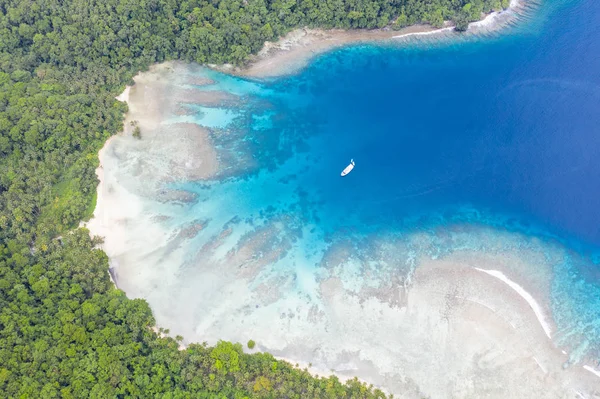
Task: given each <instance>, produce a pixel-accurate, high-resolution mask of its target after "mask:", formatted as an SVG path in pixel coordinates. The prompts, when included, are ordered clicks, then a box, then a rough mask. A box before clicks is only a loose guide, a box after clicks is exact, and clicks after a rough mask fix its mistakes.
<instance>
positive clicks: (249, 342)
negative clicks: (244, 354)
mask: <svg viewBox="0 0 600 399" xmlns="http://www.w3.org/2000/svg"><path fill="white" fill-rule="evenodd" d="M254 346H256V342H254V341H253V340H250V341H248V349H254Z"/></svg>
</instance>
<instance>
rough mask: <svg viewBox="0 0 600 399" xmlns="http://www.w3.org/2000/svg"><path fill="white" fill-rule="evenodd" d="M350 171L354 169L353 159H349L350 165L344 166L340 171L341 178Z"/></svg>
mask: <svg viewBox="0 0 600 399" xmlns="http://www.w3.org/2000/svg"><path fill="white" fill-rule="evenodd" d="M352 169H354V159H351V160H350V165H348V166H346V168H344V170H342V176H346V175H347V174H348V173H350V172H352Z"/></svg>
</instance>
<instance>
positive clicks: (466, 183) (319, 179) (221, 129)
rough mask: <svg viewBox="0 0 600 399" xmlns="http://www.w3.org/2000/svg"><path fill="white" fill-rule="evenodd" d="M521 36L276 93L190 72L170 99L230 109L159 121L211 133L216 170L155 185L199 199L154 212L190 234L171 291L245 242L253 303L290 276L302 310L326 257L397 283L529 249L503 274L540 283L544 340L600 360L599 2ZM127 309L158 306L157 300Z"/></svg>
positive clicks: (339, 58) (369, 50)
mask: <svg viewBox="0 0 600 399" xmlns="http://www.w3.org/2000/svg"><path fill="white" fill-rule="evenodd" d="M516 21H517V22H515V21H512V22H511V25H512V26H511V27H506V28H505V29H504V30H501V31H496V32H488V33H485V34H484V33H480V34H472V35H467V36H460V37H459V36H456V35H454V34H452V35H448V36H445V37H441V38H436V39H434V38H431V39H427V41H425V42H423V41H420V42H416V43H403V44H402V45H401V46H387V47H380V46H368V45H366V46H364V45H363V46H355V47H349V48H344V49H339V50H335V51H333V52H331V53H328V54H325V55H323V56H321V57H319V58H317V59H316V60H314V62H312V63H311V64H310V65H309V66H308V67H307V68H306V69H304V70H302V71H301V72H299V73H298V74H296V75H293V76H288V77H284V78H280V79H275V80H271V81H251V80H244V79H240V78H236V77H232V76H228V75H223V74H220V73H217V72H214V71H210V70H206V69H202V68H197V69H195V72H194V73H195V74H197V75H199V76H200V77H202V78H203V79H204V78H209V79H211V80H212V81H213V83H211V84H209V85H200V86H190V85H188V84H187V83H186V84H182V87H184V86H185V88H188V89H189V88H193V90H196V91H200V92H202V91H222V92H227V93H230V94H233V95H235V96H238V100H237V101H235V102H232V103H230V104H227V105H222V106H219V107H216V106H207V105H196V104H192V105H190V104H184V109H185V115H181V114H178V115H172V116H171V117H169V118H167V121H166V122H165V123H167V124H169V123H177V122H192V123H196V124H198V125H200V126H203V127H205V128H207V129H208V131H209V132H210V137H211V140H212V142H213V144H214V146H215V149H216V151H217V154H218V156H219V159H220V161H221V164H222V166H223V165H224V166H225V169H224V171H223V172H222V173H221V174H219V175H218V177H216V178H213V179H210V180H208V181H206V180H202V181H193V180H192V181H188V180H183V181H182V180H176V182H170V183H168V184H166V185H165V188H168V189H177V190H182V191H184V192H187V193H192V194H193V195H194V201H192V202H184V203H178V204H176V205H172V206H171V205H168V206H167V205H165V204H164V203H160V204H155V206H156V209H158V210H156V213H157V214H158V213H160V214H161V215H162V216H165V217H164V218H163V219H161V220H163V221H162V222H161V224H162V226H163V227H164V228H165V229H167V230H169V229H171V230H172V231H175V230H177V229H178V228H179V227H180V226H182V225H188V224H190V223H197V222H198V221H201V224H202V225H203V229H202V232H201V233H200V234H198V235H196V236H191V237H190V238H189V240H188V242H187V244H186V246H185V250H183V251H182V252H183V254H182V255H181V256H182V259H183V260H182V261H181V262H182V264H183V266H182V267H181V269H180V270H178V273H179V275H178V276H179V277H178V278H181V277H182V276H185V275H186V273H188V272H189V273H191V271H192V270H195V268H197V267H199V266H198V265H205V264H209V263H210V262H211V261H213V260H216V259H221V260H222V259H237V258H235V256H238V255H237V254H239V252H240V251H239V250H238V251H237V252H236V250H234V249H235V248H236V246H237V248H240V247H244V245H246V244H247V246H248V247H249V248H252V251H253V254H254V255H253V256H254V258H260V259H262V260H264V262H263V261H262V260H261V262H262V263H261V264H269V267H268V272H266V271H252V273H254V274H252V276H253V277H252V278H251V279H250V281H251V282H250V283H249V284H250V289H254V288H257V287H260V286H261V284H263V283H264V282H265V281H267V280H269V281H271V280H273V276H274V275H276V276H289V275H293V276H294V284H295V285H294V286H293V289H294V290H297V291H298V292H300V293H305V294H306V295H308V296H311V295H313V293H314V292H315V289H314V287H315V284H316V283H315V281H319V278H321V275H322V274H323V273H325V272H324V271H323V270H322V269H323V265H324V264H325V263H327V259H328V258H327V256H324V254H327V251H328V249H330V248H331V247H332V246H333V245H334V244H339V243H344V245H345V246H346V247H351V248H352V251H353V253H354V255H353V256H354V257H355V258H356V259H359V263H361V264H362V267H363V269H365V268H370V269H369V270H372V271H373V273H374V274H375V275H376V274H377V273H378V272H379V271H380V272H381V275H382V276H383V275H386V274H385V273H387V272H388V271H389V269H390V268H397V269H398V270H399V271H400V272H401V274H402V275H404V276H409V277H408V280H410V275H411V273H412V272H413V271H414V268H415V267H416V266H417V263H418V262H417V261H418V259H419V258H421V257H424V256H425V257H429V258H434V259H435V258H441V257H444V256H448V255H451V254H453V253H456V252H459V251H471V252H480V253H486V254H521V253H526V252H527V251H532V252H535V253H537V254H538V255H539V256H537V257H535V258H534V259H529V260H528V261H529V269H526V270H521V269H519V270H518V272H516V271H515V270H517V268H516V267H515V268H514V270H513V269H511V267H512V266H510V265H507V266H506V270H509V271H511V270H512V271H514V272H515V275H516V276H517V277H515V278H516V279H519V278H520V279H521V280H523V281H527V282H528V283H529V284H530V287H529V288H531V286H533V288H535V284H536V282H540V284H542V282H543V281H546V280H544V279H543V278H539V279H538V278H537V277H536V276H538V275H541V274H543V273H545V271H546V270H550V273H551V277H550V282H549V284H548V285H549V286H548V287H545V286H544V287H541V288H540V292H543V293H547V294H548V296H549V298H548V300H549V307H550V311H551V313H552V318H553V320H554V324H555V330H554V331H553V339H554V340H555V342H556V343H557V344H558V345H559V346H561V347H563V348H565V349H566V350H568V352H569V354H570V358H571V361H573V362H576V361H580V360H582V359H585V360H588V361H589V360H591V361H596V362H597V361H598V360H600V265H599V263H600V228H599V227H598V226H600V212H599V211H598V210H599V209H600V184H599V182H600V164H599V163H598V153H599V150H600V72H599V71H600V40H598V39H599V38H600V34H599V32H598V28H597V27H598V26H599V24H600V4H599V3H597V2H595V1H592V0H580V1H547V2H543V3H542V4H541V5H540V6H539V8H534V9H531V10H525V11H524V13H523V14H522V15H520V16H519V18H518V19H517V20H516ZM184 102H185V101H184ZM123 158H125V157H123ZM351 158H353V159H354V160H355V162H356V168H355V170H354V171H353V172H352V173H351V174H350V175H348V176H347V177H344V178H341V177H340V172H341V170H342V169H343V168H344V167H345V166H346V165H347V164H348V162H349V161H350V159H351ZM106 169H108V168H106ZM116 169H119V168H116ZM135 179H136V178H135V177H134V178H133V180H135ZM231 226H233V227H231ZM265 226H266V227H265ZM230 227H231V228H230ZM482 231H483V232H484V233H482ZM419 234H421V235H423V236H424V237H426V239H423V242H421V243H420V244H415V242H418V240H417V241H415V239H414V237H415V235H419ZM215 237H220V238H218V239H215ZM384 239H385V240H387V241H389V242H396V243H400V244H398V245H399V247H402V248H404V249H403V250H402V251H399V252H398V253H395V252H394V251H395V249H394V250H392V249H390V250H389V251H388V250H386V249H385V248H386V247H385V245H383V244H381V243H380V241H378V240H384ZM215 242H217V243H218V245H216V244H215ZM240 243H241V244H240ZM250 244H251V245H250ZM173 247H174V248H175V246H173ZM213 248H216V249H214V250H213ZM389 248H391V247H389ZM394 248H396V247H394ZM157 251H158V250H157ZM206 254H210V257H211V259H208V258H207V257H208V256H209V255H206ZM232 254H233V255H232ZM234 255H235V256H234ZM161 256H162V255H161ZM165 256H166V255H165ZM178 256H179V255H178ZM228 256H230V258H227V257H228ZM254 258H253V259H254ZM165 259H167V258H165ZM168 259H171V258H168ZM161 261H162V260H161ZM164 262H166V261H164ZM246 263H247V262H246ZM246 263H244V264H246ZM350 263H351V262H348V265H347V268H348V270H350V269H351V268H352V267H353V266H352V265H351V264H350ZM157 264H160V263H157ZM366 265H368V267H367V266H366ZM538 266H539V267H538ZM160 267H162V266H160ZM160 267H159V268H158V269H157V270H158V271H157V274H159V272H160V270H161V269H160ZM240 268H242V266H240ZM248 273H250V272H248ZM261 273H262V274H261ZM263 274H264V276H263ZM509 274H510V273H509ZM358 275H359V277H357V278H358V279H362V278H363V277H364V276H362V275H360V273H358ZM261 276H262V277H261ZM315 276H316V277H315ZM282 278H283V277H282ZM207 284H208V283H207ZM544 284H545V283H544ZM199 291H201V290H200V289H199ZM135 294H136V295H140V296H146V297H150V299H149V300H150V302H151V304H152V305H156V303H157V302H158V300H156V302H153V300H152V298H151V295H152V290H149V291H147V292H145V291H139V292H135ZM299 295H300V294H299ZM302 295H304V294H302ZM206 301H208V302H209V298H206ZM246 305H247V304H246ZM246 305H245V306H246ZM199 306H200V305H199ZM256 308H258V305H256ZM194 317H195V316H194ZM198 318H199V320H201V321H202V317H198ZM200 325H202V322H200ZM198 329H199V330H201V329H200V328H198ZM226 338H227V337H226Z"/></svg>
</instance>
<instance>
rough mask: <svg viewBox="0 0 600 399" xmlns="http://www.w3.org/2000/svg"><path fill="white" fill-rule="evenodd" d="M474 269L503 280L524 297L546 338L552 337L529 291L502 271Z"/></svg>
mask: <svg viewBox="0 0 600 399" xmlns="http://www.w3.org/2000/svg"><path fill="white" fill-rule="evenodd" d="M475 270H479V271H480V272H484V273H487V274H489V275H490V276H493V277H496V278H497V279H499V280H501V281H503V282H505V283H506V284H507V285H508V286H509V287H510V288H512V289H513V290H515V291H516V292H517V293H518V294H519V295H520V296H521V297H522V298H523V299H525V301H527V303H528V304H529V306H530V307H531V309H532V310H533V313H535V317H537V319H538V321H539V322H540V325H541V326H542V328H543V329H544V332H545V333H546V335H547V336H548V338H552V336H551V332H552V329H551V327H550V324H549V323H548V322H547V321H546V315H544V312H543V311H542V308H541V306H540V305H539V304H538V303H537V302H536V300H535V299H534V298H533V297H532V296H531V294H530V293H529V292H527V291H525V290H524V289H523V287H521V286H520V285H519V284H517V283H515V282H514V281H512V280H510V279H509V278H508V277H506V276H505V275H504V273H502V272H500V271H498V270H484V269H480V268H477V267H476V268H475Z"/></svg>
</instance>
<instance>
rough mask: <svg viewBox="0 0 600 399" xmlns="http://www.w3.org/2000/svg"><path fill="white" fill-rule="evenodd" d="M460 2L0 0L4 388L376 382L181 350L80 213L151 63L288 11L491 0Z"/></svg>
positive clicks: (386, 19)
mask: <svg viewBox="0 0 600 399" xmlns="http://www.w3.org/2000/svg"><path fill="white" fill-rule="evenodd" d="M467 3H469V2H468V1H466V0H398V1H388V0H353V1H349V0H322V1H314V0H292V1H281V0H276V1H268V2H265V1H262V0H210V1H209V0H186V1H175V0H156V1H150V2H143V1H138V0H102V1H99V0H85V1H84V0H44V1H42V0H29V1H19V0H0V391H1V392H2V393H3V397H6V398H16V397H19V398H54V397H57V398H58V397H62V398H91V397H103V398H104V397H106V398H114V397H130V398H150V397H174V398H175V397H176V398H191V397H227V398H242V397H248V398H250V397H273V398H275V397H276V398H310V397H331V398H342V397H346V398H383V397H385V395H384V394H383V393H382V392H381V391H379V390H377V389H373V388H372V387H367V386H365V385H364V384H362V383H360V382H359V381H358V380H351V381H348V382H346V383H344V384H342V383H341V382H340V381H339V380H338V379H337V378H336V377H329V378H318V377H313V376H311V375H310V374H309V373H308V371H306V370H300V369H298V368H295V367H293V366H292V365H290V364H289V363H287V362H283V361H277V360H275V359H274V358H273V357H272V356H271V355H269V354H266V353H257V354H246V353H244V352H243V350H242V347H241V345H239V344H234V343H228V342H219V343H218V344H217V345H216V346H214V347H210V346H208V345H206V344H190V345H189V346H188V347H187V348H185V349H184V350H179V343H178V340H180V339H179V338H181V337H178V339H177V340H175V339H172V338H169V337H161V335H162V334H159V333H156V332H154V331H153V330H152V329H151V327H152V326H154V325H155V320H154V318H153V316H152V312H151V310H150V308H149V306H148V304H147V303H146V302H145V301H144V300H141V299H128V298H127V297H126V296H125V294H124V293H123V292H122V291H120V290H118V289H116V288H115V287H114V286H113V285H112V283H111V281H110V278H109V274H108V258H107V256H106V254H105V253H104V252H103V251H101V250H100V249H98V245H99V244H100V242H101V241H100V240H99V239H92V238H90V237H89V232H88V231H87V230H85V229H81V228H79V229H78V228H77V226H78V224H79V222H80V221H81V220H82V219H86V218H88V217H90V216H91V213H92V210H93V209H94V204H95V193H96V186H97V184H98V180H97V177H96V174H95V170H96V168H97V167H98V157H97V153H98V150H99V149H100V148H101V147H102V145H103V144H104V142H105V141H106V140H107V139H108V138H109V137H110V136H111V135H114V134H116V133H118V132H120V131H122V130H123V117H124V114H125V112H126V111H127V105H126V104H124V103H122V102H120V101H117V100H116V99H115V96H117V95H118V94H119V93H120V92H121V91H122V90H123V89H124V87H125V85H127V84H131V82H132V78H133V76H135V74H137V73H138V72H139V71H141V70H145V69H147V68H148V67H149V66H150V65H151V64H152V63H156V62H163V61H166V60H175V59H177V60H184V61H190V62H191V61H196V62H199V63H215V64H221V63H233V64H236V65H240V64H243V63H244V62H245V61H246V60H247V59H248V56H249V55H250V54H255V53H257V52H258V51H259V50H260V49H261V48H262V46H263V43H264V42H265V41H267V40H271V41H272V40H276V39H277V38H278V37H280V36H281V35H283V34H285V33H287V32H288V31H290V30H291V29H294V28H298V27H303V26H309V27H321V28H368V29H371V28H382V27H385V26H387V25H388V24H389V23H390V21H394V22H393V25H392V26H393V27H394V28H398V27H402V26H407V25H411V24H415V23H431V24H434V25H435V26H441V23H442V22H443V20H447V19H452V20H454V21H455V22H456V24H457V26H458V27H459V28H464V27H465V26H466V24H467V23H468V22H469V21H471V20H474V19H478V18H480V16H481V13H485V12H489V11H490V10H492V8H493V7H497V6H498V1H497V0H472V1H471V3H472V4H471V6H470V7H467V8H465V6H466V4H467ZM500 5H501V6H502V7H505V6H507V5H508V4H507V0H502V2H501V4H500ZM440 17H441V20H440ZM440 21H442V22H440ZM132 126H134V125H132ZM136 129H139V127H138V126H137V125H135V126H134V130H133V135H134V136H136V134H137V135H138V136H139V137H141V131H139V130H137V133H136ZM163 332H164V334H168V331H167V330H163ZM250 342H253V341H249V342H248V347H249V348H250Z"/></svg>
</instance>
